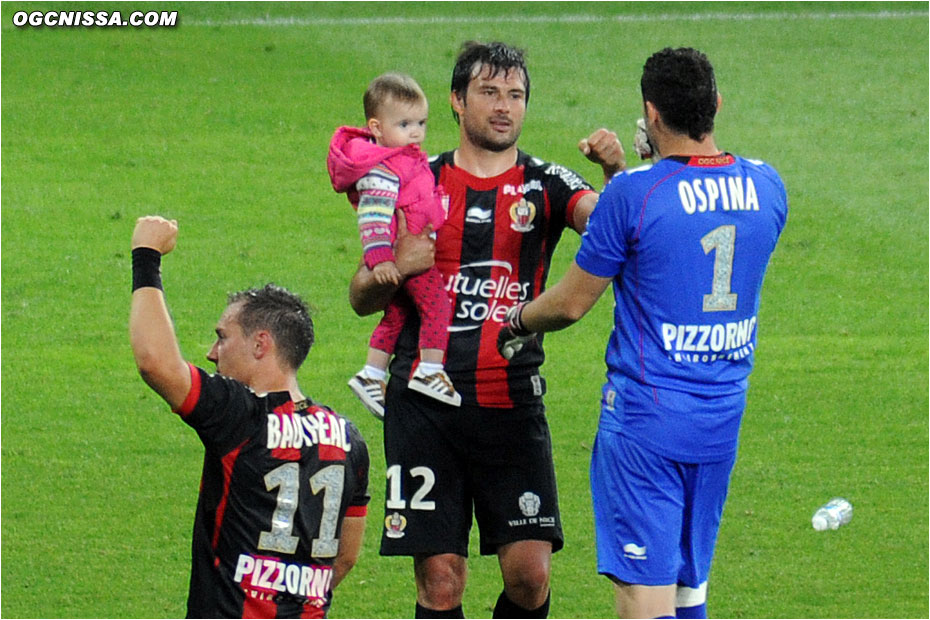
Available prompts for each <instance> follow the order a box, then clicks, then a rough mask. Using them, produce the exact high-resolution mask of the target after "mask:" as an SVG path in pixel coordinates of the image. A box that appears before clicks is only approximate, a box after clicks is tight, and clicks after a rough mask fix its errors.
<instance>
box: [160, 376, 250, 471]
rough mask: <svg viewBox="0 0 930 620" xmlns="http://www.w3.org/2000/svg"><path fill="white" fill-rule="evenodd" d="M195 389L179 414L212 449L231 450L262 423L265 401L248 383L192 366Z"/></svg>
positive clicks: (192, 389) (192, 384) (192, 379)
mask: <svg viewBox="0 0 930 620" xmlns="http://www.w3.org/2000/svg"><path fill="white" fill-rule="evenodd" d="M190 368H191V391H190V392H189V393H188V395H187V398H186V399H185V401H184V403H183V404H182V405H181V406H180V407H179V408H178V409H177V413H178V414H179V415H180V416H181V419H182V420H184V422H185V423H186V424H187V425H188V426H190V427H191V428H193V429H194V430H196V431H197V434H198V435H199V436H200V440H201V441H202V442H203V444H204V445H205V446H207V447H209V448H213V449H218V450H220V451H221V452H224V453H225V452H227V451H229V450H231V449H233V448H235V447H236V446H238V445H239V444H240V443H242V441H244V440H245V439H246V438H248V437H249V436H250V435H251V433H252V431H253V429H254V426H255V424H256V422H258V423H261V403H260V402H259V398H258V397H257V396H256V395H255V393H254V392H252V390H250V389H249V388H248V387H246V386H245V385H244V384H242V383H240V382H238V381H235V380H233V379H229V378H227V377H223V376H222V375H211V374H209V373H208V372H206V371H205V370H203V369H202V368H198V367H196V366H193V365H191V366H190Z"/></svg>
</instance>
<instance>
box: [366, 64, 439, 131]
mask: <svg viewBox="0 0 930 620" xmlns="http://www.w3.org/2000/svg"><path fill="white" fill-rule="evenodd" d="M389 98H394V99H396V100H397V101H401V102H403V103H416V102H418V101H426V95H425V94H423V89H422V88H420V85H419V84H417V81H416V80H414V79H413V78H412V77H410V76H409V75H407V74H405V73H384V74H382V75H379V76H378V77H376V78H375V79H373V80H372V81H371V83H370V84H369V85H368V89H367V90H366V91H365V97H364V98H363V99H362V101H363V103H364V105H365V120H366V121H367V120H369V119H371V118H372V117H374V116H376V115H377V114H378V108H380V107H381V105H382V104H384V102H385V101H387V100H388V99H389Z"/></svg>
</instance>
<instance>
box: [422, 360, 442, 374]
mask: <svg viewBox="0 0 930 620" xmlns="http://www.w3.org/2000/svg"><path fill="white" fill-rule="evenodd" d="M417 370H418V371H419V372H420V374H423V375H426V376H427V377H428V376H430V375H435V374H436V373H437V372H442V370H443V365H442V364H441V363H440V364H437V363H435V362H420V365H419V366H418V367H417Z"/></svg>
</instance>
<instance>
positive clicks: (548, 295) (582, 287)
mask: <svg viewBox="0 0 930 620" xmlns="http://www.w3.org/2000/svg"><path fill="white" fill-rule="evenodd" d="M609 283H610V278H600V277H597V276H594V275H591V274H589V273H588V272H586V271H585V270H583V269H582V268H581V267H579V266H578V265H577V263H575V262H574V261H573V262H572V264H571V266H570V267H569V268H568V271H567V272H566V274H565V276H563V277H562V279H561V280H559V282H558V284H556V285H555V286H553V287H552V288H550V289H548V290H547V291H546V292H545V293H543V294H542V295H540V296H539V297H537V298H536V299H535V300H533V301H532V302H530V303H528V304H526V305H525V306H524V307H523V310H522V312H521V314H520V319H521V321H522V324H523V327H524V328H525V329H527V330H529V331H531V332H552V331H557V330H560V329H564V328H566V327H568V326H569V325H572V324H573V323H575V322H577V321H579V320H580V319H581V317H583V316H584V315H585V314H587V313H588V311H589V310H590V309H591V308H593V307H594V304H595V303H596V302H597V300H598V298H599V297H600V296H601V293H603V292H604V289H606V288H607V285H608V284H609Z"/></svg>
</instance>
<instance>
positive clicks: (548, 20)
mask: <svg viewBox="0 0 930 620" xmlns="http://www.w3.org/2000/svg"><path fill="white" fill-rule="evenodd" d="M927 16H928V13H927V12H926V11H923V12H922V11H877V12H870V13H856V12H846V13H699V14H695V15H523V16H519V15H504V16H500V17H468V16H461V17H452V16H441V15H437V16H433V17H400V16H398V17H340V18H334V17H249V18H243V19H225V20H211V19H206V20H193V21H187V20H185V19H184V17H183V14H182V15H181V16H180V18H181V19H180V20H179V23H180V24H181V25H184V26H232V27H235V26H270V27H281V26H284V27H286V26H299V27H316V26H384V25H387V24H394V25H444V24H449V25H457V24H500V23H515V24H516V23H519V24H523V23H527V24H604V23H617V24H625V23H650V22H656V23H658V22H709V21H730V22H751V21H785V20H794V21H807V20H810V21H817V20H840V19H910V18H923V19H926V18H927Z"/></svg>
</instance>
